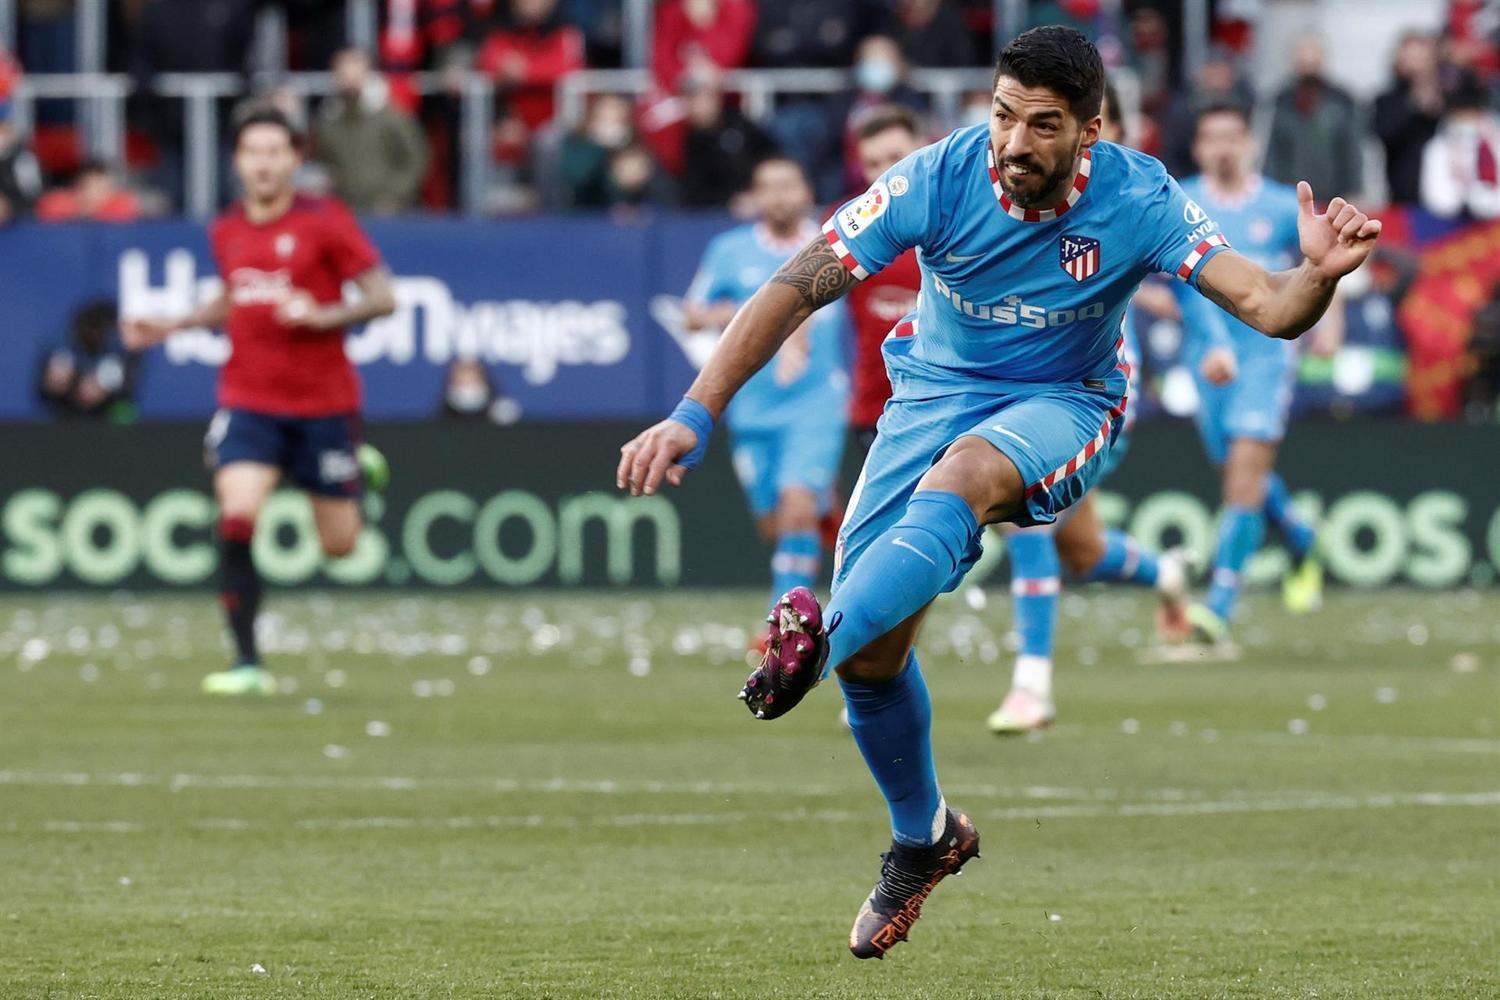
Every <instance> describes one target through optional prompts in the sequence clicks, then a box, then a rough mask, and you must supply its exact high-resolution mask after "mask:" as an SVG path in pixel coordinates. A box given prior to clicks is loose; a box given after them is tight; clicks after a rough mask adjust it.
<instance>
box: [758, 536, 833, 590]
mask: <svg viewBox="0 0 1500 1000" xmlns="http://www.w3.org/2000/svg"><path fill="white" fill-rule="evenodd" d="M822 556H823V545H822V543H821V542H820V541H819V540H818V533H817V532H816V531H786V532H782V534H781V536H780V537H779V538H777V539H776V553H775V554H774V555H773V556H771V603H772V604H775V603H776V599H777V598H779V597H780V596H781V595H782V594H785V593H786V592H787V591H788V590H791V589H792V588H793V587H811V586H812V585H813V582H814V581H815V580H816V579H817V576H818V563H819V562H820V560H821V559H822Z"/></svg>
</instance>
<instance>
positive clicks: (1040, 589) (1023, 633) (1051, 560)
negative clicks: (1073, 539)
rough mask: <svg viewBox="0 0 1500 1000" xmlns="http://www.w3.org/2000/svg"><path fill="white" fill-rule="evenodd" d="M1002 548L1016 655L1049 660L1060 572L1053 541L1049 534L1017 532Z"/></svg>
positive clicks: (1007, 538) (1055, 544) (1054, 628)
mask: <svg viewBox="0 0 1500 1000" xmlns="http://www.w3.org/2000/svg"><path fill="white" fill-rule="evenodd" d="M1005 546H1006V548H1007V549H1009V550H1010V593H1011V600H1012V603H1013V604H1014V605H1015V618H1016V634H1017V635H1018V636H1020V638H1021V649H1020V653H1021V655H1022V656H1044V657H1046V658H1047V659H1049V660H1050V659H1051V658H1052V638H1053V633H1054V632H1056V631H1057V589H1058V582H1059V581H1058V574H1059V572H1060V571H1061V570H1060V567H1059V564H1058V561H1057V539H1056V538H1055V537H1054V536H1053V534H1052V532H1050V531H1018V532H1016V533H1015V534H1012V535H1007V536H1006V539H1005Z"/></svg>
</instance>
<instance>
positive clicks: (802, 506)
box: [776, 489, 818, 535]
mask: <svg viewBox="0 0 1500 1000" xmlns="http://www.w3.org/2000/svg"><path fill="white" fill-rule="evenodd" d="M776 527H777V530H779V531H780V532H781V533H782V534H784V535H785V534H789V533H792V532H804V531H816V530H817V527H818V501H817V498H816V497H815V496H814V495H813V493H812V491H811V490H803V489H792V490H783V491H782V493H781V496H780V498H779V499H778V501H777V504H776Z"/></svg>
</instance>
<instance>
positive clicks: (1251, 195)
mask: <svg viewBox="0 0 1500 1000" xmlns="http://www.w3.org/2000/svg"><path fill="white" fill-rule="evenodd" d="M1264 184H1265V182H1264V179H1263V178H1262V177H1261V175H1260V174H1251V175H1250V176H1249V177H1247V178H1246V179H1245V186H1244V187H1243V188H1241V189H1240V190H1239V191H1235V192H1230V191H1225V190H1224V189H1223V188H1221V187H1219V186H1218V185H1216V184H1215V183H1214V182H1213V180H1212V179H1210V178H1209V176H1208V175H1207V174H1204V175H1203V193H1204V194H1205V195H1207V196H1208V200H1209V201H1211V202H1213V203H1214V205H1216V206H1217V207H1219V208H1227V209H1241V208H1244V207H1245V206H1246V205H1248V204H1250V203H1251V202H1252V201H1254V200H1255V196H1256V195H1258V194H1260V189H1261V188H1262V187H1263V186H1264Z"/></svg>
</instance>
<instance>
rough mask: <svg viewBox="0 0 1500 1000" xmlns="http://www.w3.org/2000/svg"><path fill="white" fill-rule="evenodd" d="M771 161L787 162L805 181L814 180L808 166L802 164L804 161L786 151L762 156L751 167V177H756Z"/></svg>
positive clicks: (809, 182) (808, 182) (810, 182)
mask: <svg viewBox="0 0 1500 1000" xmlns="http://www.w3.org/2000/svg"><path fill="white" fill-rule="evenodd" d="M770 163H785V164H786V165H788V166H789V167H791V168H792V169H793V170H795V171H797V173H798V174H800V175H801V176H802V180H803V182H804V183H806V184H809V185H810V184H812V181H811V180H809V179H808V176H807V168H806V167H804V166H803V165H802V161H801V160H798V159H797V158H796V157H793V156H788V155H787V154H785V153H772V154H771V155H770V156H762V157H761V158H760V159H758V160H756V161H755V165H754V166H753V167H751V168H750V177H751V178H752V179H754V177H755V175H756V174H758V173H759V172H760V168H761V167H764V166H766V165H767V164H770Z"/></svg>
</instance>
